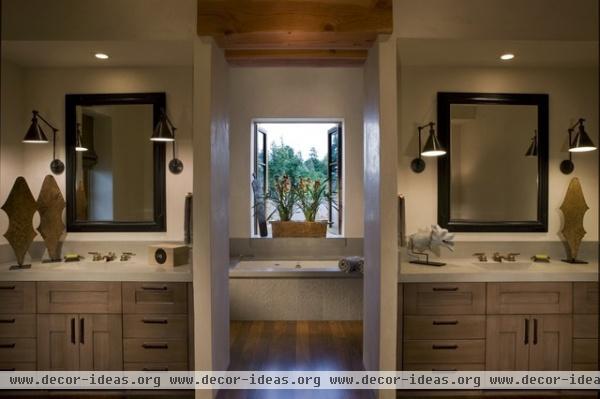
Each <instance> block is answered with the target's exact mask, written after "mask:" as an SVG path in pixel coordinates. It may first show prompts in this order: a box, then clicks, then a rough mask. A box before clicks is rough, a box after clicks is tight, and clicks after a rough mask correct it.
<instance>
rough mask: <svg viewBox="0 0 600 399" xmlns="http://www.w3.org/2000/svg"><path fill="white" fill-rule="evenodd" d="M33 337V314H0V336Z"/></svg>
mask: <svg viewBox="0 0 600 399" xmlns="http://www.w3.org/2000/svg"><path fill="white" fill-rule="evenodd" d="M10 337H18V338H35V337H36V326H35V315H34V314H0V338H10Z"/></svg>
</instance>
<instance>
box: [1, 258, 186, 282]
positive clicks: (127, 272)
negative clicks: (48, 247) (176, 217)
mask: <svg viewBox="0 0 600 399" xmlns="http://www.w3.org/2000/svg"><path fill="white" fill-rule="evenodd" d="M14 264H15V262H12V263H4V264H0V281H148V282H150V281H160V282H190V281H192V269H191V266H190V265H182V266H177V267H159V266H153V265H148V264H147V263H142V262H135V261H127V262H120V261H118V260H116V261H112V262H102V261H101V262H90V261H85V260H84V261H81V262H68V263H64V262H59V263H41V262H39V261H38V262H32V264H31V268H30V269H23V270H9V269H10V266H11V265H14Z"/></svg>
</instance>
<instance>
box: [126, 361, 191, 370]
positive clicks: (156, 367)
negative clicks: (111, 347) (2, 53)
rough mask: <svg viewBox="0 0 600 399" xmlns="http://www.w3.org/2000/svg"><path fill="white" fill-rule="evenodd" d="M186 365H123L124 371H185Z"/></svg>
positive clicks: (183, 363)
mask: <svg viewBox="0 0 600 399" xmlns="http://www.w3.org/2000/svg"><path fill="white" fill-rule="evenodd" d="M187 370H188V365H187V363H185V362H182V363H125V371H187Z"/></svg>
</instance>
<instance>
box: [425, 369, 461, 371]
mask: <svg viewBox="0 0 600 399" xmlns="http://www.w3.org/2000/svg"><path fill="white" fill-rule="evenodd" d="M431 371H458V369H431Z"/></svg>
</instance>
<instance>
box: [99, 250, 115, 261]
mask: <svg viewBox="0 0 600 399" xmlns="http://www.w3.org/2000/svg"><path fill="white" fill-rule="evenodd" d="M116 258H117V255H115V253H114V252H109V253H108V254H106V255H104V256H103V257H102V259H104V260H106V261H107V262H111V261H113V260H115V259H116Z"/></svg>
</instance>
